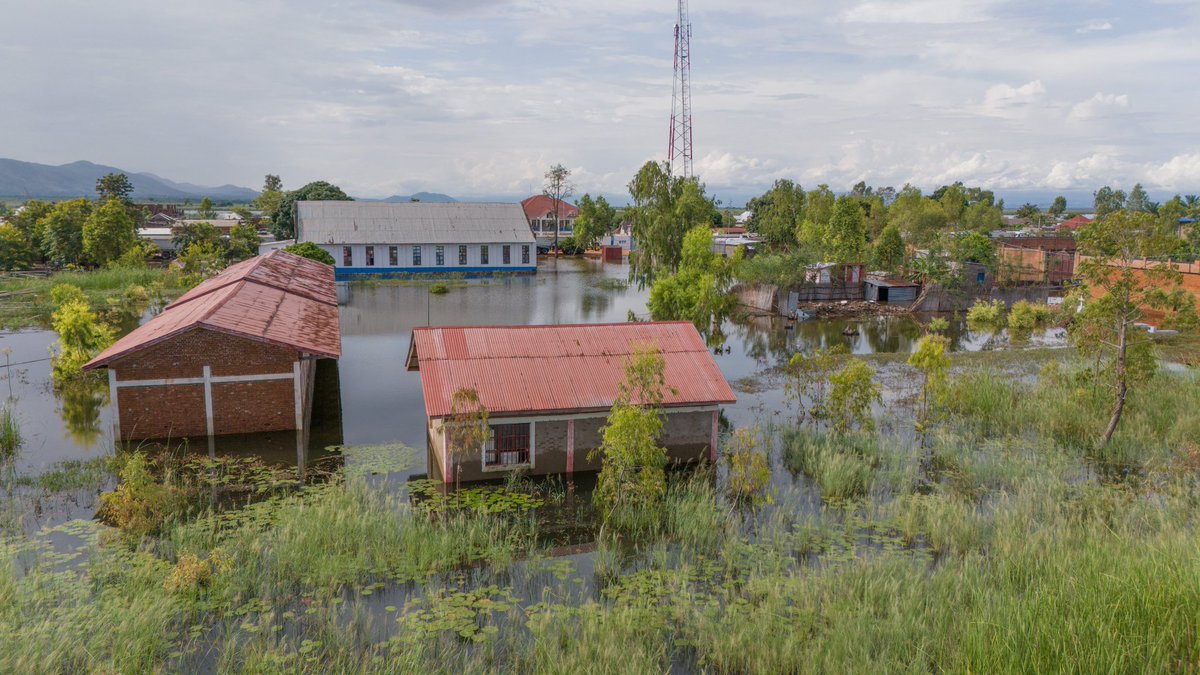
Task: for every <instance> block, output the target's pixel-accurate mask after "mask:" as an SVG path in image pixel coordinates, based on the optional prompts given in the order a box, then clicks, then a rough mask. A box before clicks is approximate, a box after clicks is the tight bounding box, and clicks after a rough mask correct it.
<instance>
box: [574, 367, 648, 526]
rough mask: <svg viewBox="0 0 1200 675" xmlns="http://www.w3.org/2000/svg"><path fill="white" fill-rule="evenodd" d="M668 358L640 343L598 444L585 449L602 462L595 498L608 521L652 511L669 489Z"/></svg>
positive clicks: (626, 369)
mask: <svg viewBox="0 0 1200 675" xmlns="http://www.w3.org/2000/svg"><path fill="white" fill-rule="evenodd" d="M664 389H666V362H665V361H664V360H663V357H662V354H661V353H659V351H658V350H657V349H656V348H653V347H639V348H637V349H636V350H635V351H634V353H633V354H632V355H630V357H629V360H628V361H627V362H626V363H625V379H624V382H622V384H621V387H620V391H619V394H618V396H617V400H616V401H615V402H614V403H613V406H612V410H611V411H610V412H609V415H608V422H607V423H606V424H605V426H604V428H603V430H602V433H603V438H602V441H601V444H600V447H599V448H597V449H596V450H593V451H592V452H591V453H589V460H590V459H592V458H594V457H596V456H599V457H600V458H602V460H603V463H602V465H601V469H600V475H599V477H598V478H597V481H596V490H595V492H594V493H593V499H594V500H595V502H596V504H597V506H599V507H600V509H601V512H602V513H603V514H604V518H605V520H606V521H608V520H609V519H610V518H611V517H612V516H614V515H621V514H622V512H624V513H625V514H630V515H634V516H636V515H639V512H645V511H649V512H656V511H657V508H658V507H659V506H660V505H661V504H662V501H663V498H664V497H665V496H666V492H667V478H666V472H665V469H666V465H667V451H666V449H665V448H663V447H661V446H660V445H659V444H658V439H659V436H661V435H662V428H663V412H662V402H663V391H664Z"/></svg>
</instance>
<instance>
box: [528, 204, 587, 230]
mask: <svg viewBox="0 0 1200 675" xmlns="http://www.w3.org/2000/svg"><path fill="white" fill-rule="evenodd" d="M554 204H555V200H554V199H551V198H550V197H547V196H546V195H534V196H532V197H529V198H527V199H524V200H522V201H521V208H522V209H524V210H525V219H526V220H528V221H529V227H530V229H532V230H533V233H534V235H537V234H543V233H546V232H549V233H550V234H554ZM578 217H579V207H577V206H575V205H574V204H571V203H570V202H564V201H561V200H558V223H559V229H560V231H562V232H568V231H572V230H573V228H574V226H575V219H576V218H578Z"/></svg>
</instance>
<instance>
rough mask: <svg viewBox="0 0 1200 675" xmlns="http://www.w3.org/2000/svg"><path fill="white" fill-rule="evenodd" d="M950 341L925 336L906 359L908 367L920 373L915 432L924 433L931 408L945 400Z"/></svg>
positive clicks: (938, 337)
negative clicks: (921, 377) (921, 380)
mask: <svg viewBox="0 0 1200 675" xmlns="http://www.w3.org/2000/svg"><path fill="white" fill-rule="evenodd" d="M949 346H950V340H949V339H947V338H946V337H944V336H941V335H926V336H925V337H923V338H921V340H920V341H919V342H917V350H916V351H915V352H913V353H912V356H909V357H908V365H910V366H913V367H915V368H916V369H917V370H920V371H921V374H922V376H923V377H924V381H923V383H922V385H921V401H920V405H921V407H920V408H919V409H918V410H917V431H924V430H925V428H926V425H927V424H928V423H929V420H930V418H931V416H932V414H933V406H934V405H935V404H940V403H941V402H943V401H944V400H945V396H946V384H947V381H948V378H949V375H950V356H949V355H948V354H947V353H946V352H947V350H948V348H949Z"/></svg>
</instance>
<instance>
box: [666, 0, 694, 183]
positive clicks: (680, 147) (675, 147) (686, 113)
mask: <svg viewBox="0 0 1200 675" xmlns="http://www.w3.org/2000/svg"><path fill="white" fill-rule="evenodd" d="M692 158H693V154H692V23H691V21H690V20H689V19H688V0H679V18H678V19H677V20H676V22H675V83H674V85H673V87H672V89H671V141H670V144H669V146H668V148H667V162H668V163H669V164H670V166H671V171H672V172H675V173H678V174H680V175H682V176H685V177H686V176H691V175H692Z"/></svg>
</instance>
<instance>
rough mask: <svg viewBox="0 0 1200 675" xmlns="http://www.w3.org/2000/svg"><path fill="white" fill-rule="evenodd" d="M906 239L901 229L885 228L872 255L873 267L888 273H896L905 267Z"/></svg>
mask: <svg viewBox="0 0 1200 675" xmlns="http://www.w3.org/2000/svg"><path fill="white" fill-rule="evenodd" d="M905 254H906V250H905V248H904V239H903V238H901V236H900V229H899V228H897V227H896V226H895V225H888V226H887V227H885V228H883V232H881V233H880V234H879V238H878V239H876V240H875V247H874V250H873V251H872V253H871V267H872V268H874V269H876V270H881V271H884V272H888V273H894V272H896V271H898V270H899V269H900V268H901V267H903V266H904V259H905V257H906V255H905Z"/></svg>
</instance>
